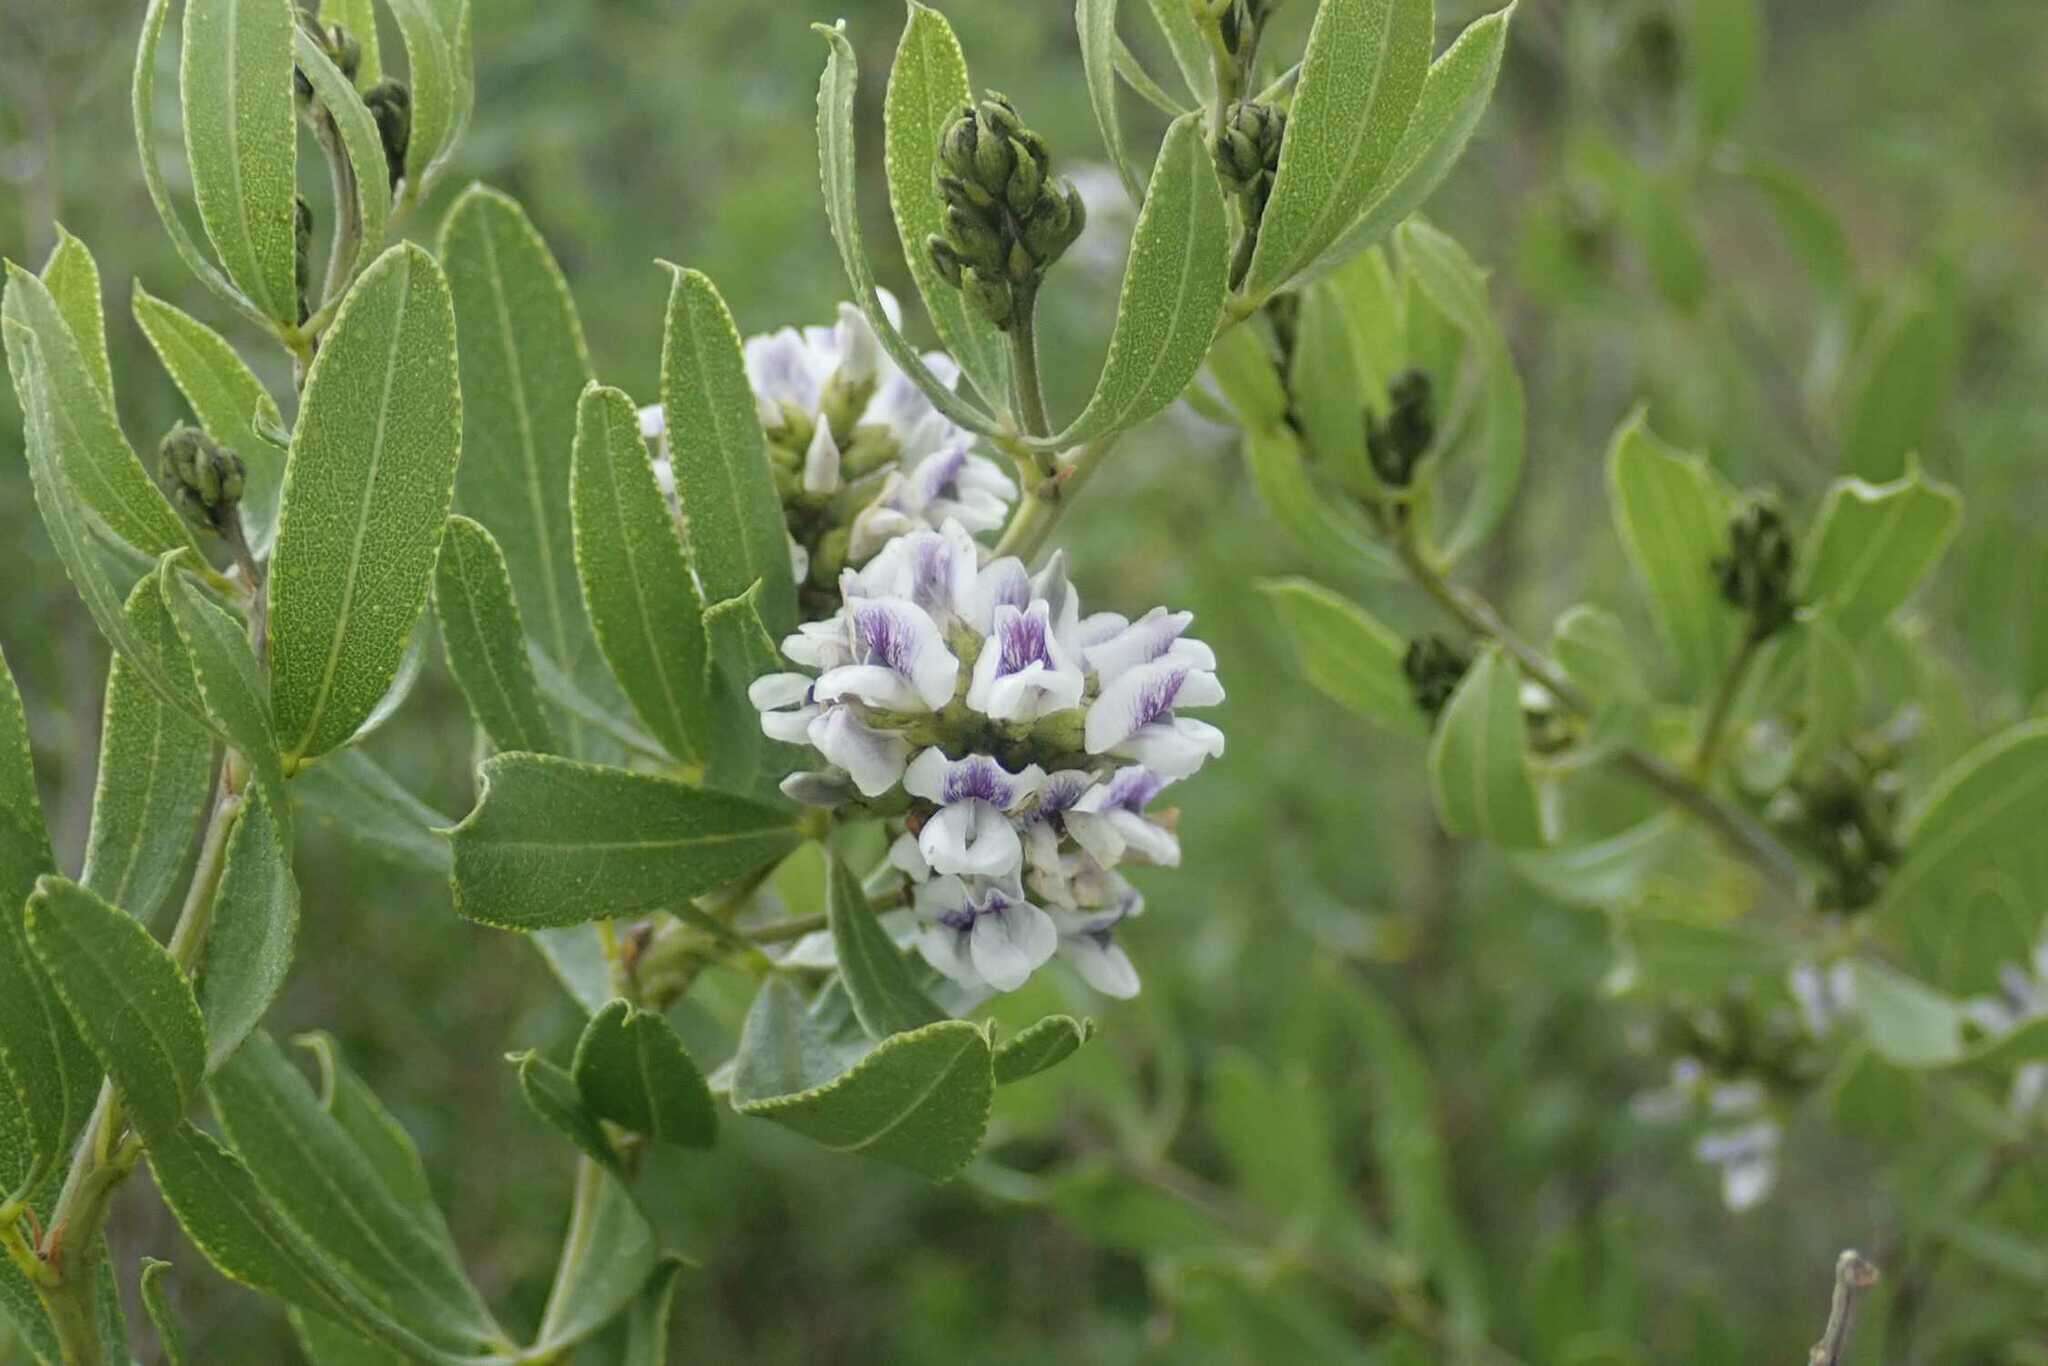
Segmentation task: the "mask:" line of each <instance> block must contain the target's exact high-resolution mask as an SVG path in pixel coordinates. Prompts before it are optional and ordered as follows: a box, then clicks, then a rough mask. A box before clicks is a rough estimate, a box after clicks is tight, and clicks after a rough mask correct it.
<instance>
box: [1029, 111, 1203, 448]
mask: <svg viewBox="0 0 2048 1366" xmlns="http://www.w3.org/2000/svg"><path fill="white" fill-rule="evenodd" d="M1229 271H1230V224H1229V219H1228V217H1227V215H1226V214H1225V213H1224V207H1223V187H1222V186H1221V185H1220V184H1218V183H1217V180H1216V163H1215V159H1214V158H1213V157H1212V156H1211V155H1210V154H1209V149H1208V146H1207V144H1206V143H1204V142H1203V140H1202V127H1201V116H1200V115H1197V114H1187V115H1183V116H1182V117H1181V118H1178V119H1176V120H1174V124H1173V127H1171V128H1169V129H1168V130H1167V132H1166V141H1165V143H1164V144H1163V145H1162V146H1161V147H1160V149H1159V161H1158V164H1157V165H1156V166H1154V167H1153V170H1152V186H1151V188H1150V189H1149V190H1148V191H1147V192H1146V194H1145V207H1144V208H1143V209H1142V210H1140V211H1139V213H1138V226H1137V230H1136V232H1135V234H1134V236H1133V237H1132V239H1131V260H1130V264H1129V265H1127V266H1126V267H1124V284H1123V292H1122V294H1120V295H1119V296H1118V298H1117V305H1116V327H1115V329H1114V330H1113V331H1112V332H1111V333H1110V338H1109V359H1108V360H1107V361H1106V362H1105V363H1104V364H1103V367H1102V377H1101V378H1100V379H1098V380H1097V381H1096V383H1095V394H1094V396H1093V397H1092V398H1090V399H1089V400H1088V406H1087V407H1086V408H1084V409H1082V411H1081V415H1080V416H1079V417H1077V418H1075V419H1074V421H1073V424H1072V425H1071V426H1069V427H1068V428H1067V429H1066V431H1064V432H1062V433H1060V435H1059V436H1058V437H1056V438H1053V439H1050V440H1047V441H1043V442H1039V443H1035V444H1038V445H1041V446H1043V447H1044V448H1046V449H1049V450H1051V449H1057V450H1067V449H1070V448H1071V447H1074V446H1077V445H1079V444H1081V443H1082V442H1084V441H1093V440H1095V439H1096V438H1098V437H1102V436H1107V435H1110V434H1111V433H1114V432H1121V431H1125V430H1128V429H1129V428H1131V427H1135V426H1137V425H1138V424H1139V423H1140V422H1143V421H1144V420H1145V419H1146V418H1148V417H1150V416H1152V415H1153V414H1154V413H1156V412H1158V411H1159V410H1160V409H1162V408H1164V407H1165V406H1166V405H1167V404H1169V403H1171V402H1173V401H1174V400H1175V399H1176V398H1179V397H1180V395H1181V391H1182V390H1184V389H1186V388H1187V387H1188V382H1189V381H1190V380H1192V379H1194V377H1195V373H1196V372H1197V371H1198V370H1200V369H1201V368H1202V360H1203V358H1204V357H1205V356H1207V355H1208V354H1209V343H1210V342H1211V341H1212V340H1214V338H1215V336H1216V319H1217V317H1218V315H1219V314H1220V313H1221V312H1222V310H1223V296H1224V293H1225V291H1226V290H1227V288H1228V277H1229Z"/></svg>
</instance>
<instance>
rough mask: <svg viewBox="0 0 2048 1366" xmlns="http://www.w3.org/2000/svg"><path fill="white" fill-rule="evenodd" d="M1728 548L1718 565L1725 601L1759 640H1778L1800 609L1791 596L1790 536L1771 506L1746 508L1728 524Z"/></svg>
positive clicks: (1716, 574)
mask: <svg viewBox="0 0 2048 1366" xmlns="http://www.w3.org/2000/svg"><path fill="white" fill-rule="evenodd" d="M1728 541H1729V549H1728V553H1727V554H1726V555H1723V556H1721V557H1720V558H1718V559H1716V560H1715V561H1714V574H1715V577H1716V578H1717V579H1719V581H1720V586H1721V596H1722V598H1724V599H1725V600H1726V601H1727V602H1728V603H1729V605H1731V606H1733V607H1738V608H1741V609H1742V611H1744V612H1745V613H1747V614H1748V615H1749V629H1750V634H1751V635H1752V636H1753V637H1754V638H1755V639H1757V640H1763V639H1765V638H1767V637H1769V636H1773V635H1776V634H1777V633H1778V632H1779V631H1781V630H1783V629H1784V628H1785V627H1786V626H1787V625H1789V624H1790V623H1791V621H1792V616H1793V614H1794V613H1795V612H1796V611H1798V608H1799V604H1798V603H1797V602H1796V601H1794V599H1793V596H1792V568H1793V546H1792V534H1791V532H1790V531H1789V530H1788V529H1787V528H1786V526H1785V519H1784V517H1783V516H1782V515H1781V514H1780V513H1779V511H1778V509H1777V508H1776V507H1775V506H1774V505H1772V504H1771V503H1768V502H1763V501H1756V502H1751V503H1749V504H1747V505H1746V506H1745V507H1743V509H1742V510H1741V511H1740V512H1738V513H1736V514H1735V517H1734V520H1732V521H1731V522H1730V523H1729V525H1728Z"/></svg>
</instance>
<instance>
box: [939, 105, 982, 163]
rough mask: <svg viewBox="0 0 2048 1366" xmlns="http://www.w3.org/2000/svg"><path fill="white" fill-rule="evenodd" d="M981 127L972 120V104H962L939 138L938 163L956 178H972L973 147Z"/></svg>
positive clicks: (978, 139)
mask: <svg viewBox="0 0 2048 1366" xmlns="http://www.w3.org/2000/svg"><path fill="white" fill-rule="evenodd" d="M980 133H981V129H980V126H979V125H978V124H976V122H975V121H974V106H973V105H971V104H966V105H962V106H961V107H960V112H959V113H958V114H956V115H954V117H953V122H952V123H951V124H949V125H948V126H947V128H946V131H945V133H944V135H943V136H941V137H940V139H939V165H940V166H941V167H943V168H944V169H945V170H946V171H947V172H948V173H950V174H951V175H952V176H953V177H954V178H955V179H956V180H972V179H974V174H975V171H974V148H975V144H976V143H978V142H979V141H980Z"/></svg>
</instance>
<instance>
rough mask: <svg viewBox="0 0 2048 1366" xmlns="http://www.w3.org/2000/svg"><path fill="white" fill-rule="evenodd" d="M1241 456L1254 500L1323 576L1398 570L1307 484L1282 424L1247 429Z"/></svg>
mask: <svg viewBox="0 0 2048 1366" xmlns="http://www.w3.org/2000/svg"><path fill="white" fill-rule="evenodd" d="M1238 330H1240V331H1242V330H1243V329H1242V328H1240V329H1238ZM1244 455H1245V464H1246V465H1247V467H1248V468H1249V469H1250V470H1251V475H1252V483H1253V485H1254V486H1255V487H1257V489H1258V491H1259V500H1260V501H1261V502H1263V503H1264V504H1265V505H1266V510H1267V511H1268V512H1270V513H1272V515H1273V520H1275V521H1276V522H1278V523H1280V525H1281V526H1282V527H1283V528H1284V529H1285V530H1286V531H1287V533H1288V534H1289V535H1291V536H1292V537H1293V538H1294V540H1295V542H1296V543H1297V544H1298V545H1300V547H1301V548H1302V549H1303V550H1305V551H1307V552H1308V554H1309V556H1310V557H1311V558H1312V559H1314V560H1315V561H1316V562H1317V564H1318V565H1319V567H1320V568H1321V569H1322V570H1323V571H1324V572H1325V573H1329V574H1370V575H1373V576H1376V577H1380V578H1394V577H1396V576H1398V575H1399V574H1400V573H1401V572H1402V571H1401V568H1400V566H1399V564H1398V563H1397V562H1396V561H1395V559H1394V556H1393V553H1392V552H1391V551H1389V550H1388V549H1387V547H1386V546H1385V545H1383V544H1381V543H1380V541H1379V540H1377V539H1376V538H1375V537H1374V535H1373V533H1372V530H1371V529H1370V528H1369V527H1368V526H1367V525H1366V524H1365V519H1364V517H1363V516H1361V515H1359V514H1357V513H1356V512H1354V510H1353V509H1352V508H1350V507H1349V506H1347V505H1346V504H1345V503H1343V502H1341V501H1339V500H1337V499H1333V498H1329V497H1325V496H1324V495H1323V494H1322V493H1321V492H1320V491H1319V490H1318V489H1317V488H1316V486H1315V485H1314V484H1313V483H1312V482H1311V481H1310V479H1309V473H1308V465H1307V462H1306V460H1305V459H1304V458H1303V455H1302V450H1301V443H1300V441H1298V440H1297V439H1296V438H1295V435H1294V433H1293V432H1292V431H1290V430H1288V429H1287V428H1286V427H1284V426H1272V427H1264V428H1256V427H1254V428H1247V429H1246V431H1245V443H1244Z"/></svg>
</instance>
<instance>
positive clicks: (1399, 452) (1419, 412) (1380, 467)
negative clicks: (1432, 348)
mask: <svg viewBox="0 0 2048 1366" xmlns="http://www.w3.org/2000/svg"><path fill="white" fill-rule="evenodd" d="M1435 439H1436V411H1435V404H1434V401H1433V398H1432V394H1431V386H1430V382H1429V376H1428V375H1426V374H1424V373H1423V372H1422V371H1420V370H1405V371H1403V372H1402V373H1401V374H1399V375H1396V376H1395V377H1394V382H1393V383H1392V384H1390V385H1388V386H1387V415H1386V417H1385V418H1380V417H1377V416H1375V415H1373V414H1372V413H1367V414H1366V419H1365V448H1366V454H1367V455H1368V456H1369V457H1370V459H1371V460H1372V470H1373V473H1374V474H1375V475H1377V476H1378V477H1379V481H1380V482H1381V483H1382V484H1385V485H1387V486H1388V487H1389V488H1406V487H1407V486H1408V483H1409V481H1410V480H1412V479H1413V478H1414V477H1415V467H1416V465H1417V464H1419V463H1421V460H1422V457H1423V456H1424V455H1425V454H1427V453H1428V451H1429V447H1430V443H1431V442H1433V441H1434V440H1435Z"/></svg>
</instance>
